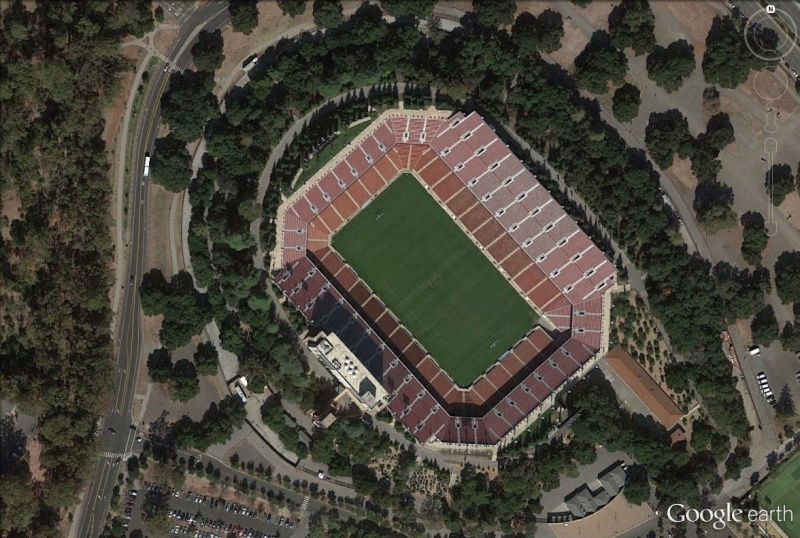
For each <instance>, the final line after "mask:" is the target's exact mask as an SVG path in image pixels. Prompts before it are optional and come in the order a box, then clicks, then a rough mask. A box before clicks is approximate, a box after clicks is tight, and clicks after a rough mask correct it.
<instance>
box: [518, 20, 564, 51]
mask: <svg viewBox="0 0 800 538" xmlns="http://www.w3.org/2000/svg"><path fill="white" fill-rule="evenodd" d="M563 37H564V21H563V20H562V18H561V14H560V13H558V12H556V11H553V10H550V9H546V10H544V11H543V12H542V14H541V15H539V17H538V18H537V17H535V16H534V15H533V14H532V13H529V12H527V11H523V12H522V13H520V14H519V15H518V16H517V20H516V21H514V26H513V27H512V29H511V39H512V41H513V42H514V44H515V45H516V46H517V48H518V49H519V51H520V53H522V54H523V55H526V56H532V55H534V54H535V53H536V52H547V53H550V52H554V51H556V50H558V49H560V48H561V39H562V38H563Z"/></svg>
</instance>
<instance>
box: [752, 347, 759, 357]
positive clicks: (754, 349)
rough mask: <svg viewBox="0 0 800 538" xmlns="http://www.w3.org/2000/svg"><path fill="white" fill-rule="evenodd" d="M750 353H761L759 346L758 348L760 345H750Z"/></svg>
mask: <svg viewBox="0 0 800 538" xmlns="http://www.w3.org/2000/svg"><path fill="white" fill-rule="evenodd" d="M750 355H753V356H755V355H761V348H760V347H758V346H752V347H751V348H750Z"/></svg>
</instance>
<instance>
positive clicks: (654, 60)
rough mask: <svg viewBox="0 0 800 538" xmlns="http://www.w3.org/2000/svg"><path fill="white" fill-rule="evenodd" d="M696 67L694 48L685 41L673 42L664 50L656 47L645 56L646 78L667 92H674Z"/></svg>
mask: <svg viewBox="0 0 800 538" xmlns="http://www.w3.org/2000/svg"><path fill="white" fill-rule="evenodd" d="M695 67H696V64H695V60H694V47H693V46H692V45H690V44H689V43H688V42H687V41H686V40H685V39H679V40H678V41H673V42H672V43H670V44H669V45H667V47H666V48H664V47H662V46H660V45H656V46H655V48H653V52H651V53H650V54H649V55H648V56H647V76H649V77H650V80H652V81H653V82H655V83H656V84H657V85H659V86H661V87H662V88H664V89H665V90H667V92H674V91H676V90H678V89H680V87H681V86H682V85H683V81H684V79H686V78H687V77H688V76H689V75H691V74H692V72H693V71H694V69H695Z"/></svg>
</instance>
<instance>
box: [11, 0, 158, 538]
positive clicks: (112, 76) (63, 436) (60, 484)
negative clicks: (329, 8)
mask: <svg viewBox="0 0 800 538" xmlns="http://www.w3.org/2000/svg"><path fill="white" fill-rule="evenodd" d="M151 9H152V6H151V5H150V4H147V3H145V2H138V1H136V0H119V1H114V2H109V1H104V0H96V1H92V2H87V1H83V2H39V3H23V2H22V1H19V0H12V1H9V2H4V4H3V8H2V9H1V10H0V25H2V28H3V30H2V31H0V73H1V74H0V133H2V134H1V135H0V162H1V163H2V164H1V165H0V168H2V172H0V206H2V205H4V204H6V203H7V202H8V201H9V200H10V201H11V202H10V203H13V204H14V205H16V206H17V207H16V209H15V210H14V211H13V212H12V213H7V212H6V210H7V208H6V207H2V208H0V209H2V214H3V216H4V217H5V216H6V215H9V217H10V218H11V219H13V220H12V221H11V222H10V223H9V222H8V221H7V220H6V219H5V218H2V219H0V282H2V284H0V305H2V307H0V326H2V330H0V393H2V394H3V398H4V399H7V400H10V401H13V402H15V403H17V404H19V405H20V407H21V408H22V409H24V410H25V412H26V413H28V414H31V415H33V416H35V417H37V419H38V437H37V440H38V442H39V445H40V455H39V463H40V470H41V475H38V477H37V479H35V480H34V479H33V478H32V477H31V476H29V475H28V474H27V473H26V472H25V471H24V469H23V467H22V466H23V465H24V467H27V463H25V462H26V459H25V458H26V457H27V456H26V455H25V454H20V458H19V459H18V460H11V459H7V457H6V455H5V454H3V456H2V457H0V461H2V462H3V463H2V464H0V469H2V473H3V474H2V475H0V489H2V491H0V498H1V499H2V501H0V533H2V534H4V535H6V534H7V535H9V536H24V535H30V536H56V535H59V534H62V533H63V529H64V527H63V526H62V525H61V521H60V517H61V515H65V514H67V512H68V507H70V506H72V505H73V504H74V503H75V502H76V501H77V494H78V492H80V491H81V490H82V489H83V481H84V480H85V479H86V477H87V476H88V473H87V469H89V468H90V467H91V466H92V465H93V464H94V461H95V457H96V456H97V452H98V448H99V445H98V443H97V442H96V439H95V437H94V423H95V420H96V418H97V416H99V415H100V414H102V413H103V412H104V409H105V408H106V405H107V402H108V399H109V397H110V392H111V390H112V387H113V386H114V384H113V371H112V364H113V361H112V357H113V348H112V346H111V335H110V331H109V327H111V325H112V322H111V311H110V304H109V288H110V287H111V285H112V284H111V283H112V281H113V275H112V274H111V268H112V267H113V258H112V256H113V254H112V253H113V247H112V244H111V237H112V234H111V232H110V230H109V218H108V211H107V209H108V208H109V207H110V203H111V189H110V184H111V182H110V181H109V163H108V153H107V148H106V144H105V140H104V139H103V136H104V128H105V120H104V118H103V111H104V108H105V107H106V106H107V105H108V104H109V103H110V102H111V101H113V99H114V98H115V97H116V95H117V93H118V92H119V90H120V78H121V76H122V75H123V73H124V72H125V71H126V70H128V69H130V67H131V64H130V62H129V60H127V59H126V58H125V57H124V56H123V54H122V52H121V49H120V40H121V39H122V38H123V37H124V36H128V35H134V36H138V37H141V36H143V35H144V34H145V33H146V32H149V31H151V30H152V29H153V27H154V23H153V19H152V12H151ZM14 214H16V215H18V218H15V217H13V216H11V215H14ZM7 433H8V432H7V431H6V430H3V432H2V437H3V443H2V444H3V445H4V446H5V441H6V439H9V440H10V439H13V434H11V433H8V437H7V436H6V434H7ZM15 448H16V446H15ZM17 462H18V463H19V465H20V467H17Z"/></svg>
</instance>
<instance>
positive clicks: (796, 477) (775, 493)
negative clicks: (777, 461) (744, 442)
mask: <svg viewBox="0 0 800 538" xmlns="http://www.w3.org/2000/svg"><path fill="white" fill-rule="evenodd" d="M758 500H759V501H760V503H761V506H762V507H763V508H765V509H767V510H770V509H773V508H781V509H782V508H783V507H784V506H785V507H786V508H787V509H789V510H791V511H792V514H794V517H795V518H797V517H800V453H797V454H795V455H794V456H792V457H791V458H790V459H789V460H788V461H787V462H785V463H783V464H782V465H781V466H780V467H778V469H776V470H774V471H773V472H772V476H771V477H770V478H768V479H767V480H766V481H765V482H764V483H763V484H762V485H761V487H759V488H758ZM776 525H778V526H779V527H780V528H781V530H782V531H783V532H785V533H786V535H787V536H789V537H790V538H800V524H798V522H797V520H795V521H794V522H792V521H788V522H776Z"/></svg>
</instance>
